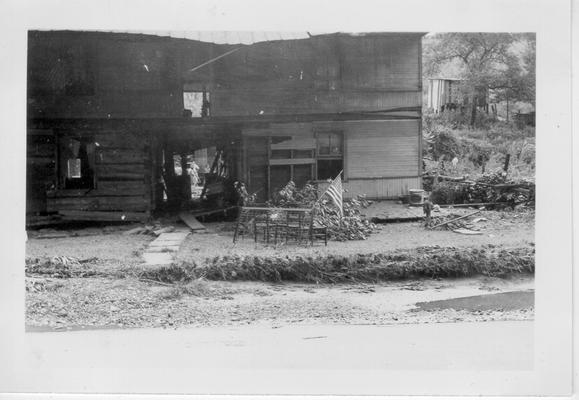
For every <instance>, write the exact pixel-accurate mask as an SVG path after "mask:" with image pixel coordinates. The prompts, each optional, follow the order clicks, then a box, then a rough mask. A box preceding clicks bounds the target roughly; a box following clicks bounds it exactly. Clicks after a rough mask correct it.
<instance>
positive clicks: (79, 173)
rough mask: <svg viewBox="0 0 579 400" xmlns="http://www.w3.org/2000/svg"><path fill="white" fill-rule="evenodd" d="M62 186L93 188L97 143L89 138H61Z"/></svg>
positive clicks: (63, 187)
mask: <svg viewBox="0 0 579 400" xmlns="http://www.w3.org/2000/svg"><path fill="white" fill-rule="evenodd" d="M59 153H60V187H61V188H62V189H93V188H94V187H95V182H94V169H95V143H94V141H92V140H90V139H88V138H71V137H66V138H62V139H61V140H60V145H59Z"/></svg>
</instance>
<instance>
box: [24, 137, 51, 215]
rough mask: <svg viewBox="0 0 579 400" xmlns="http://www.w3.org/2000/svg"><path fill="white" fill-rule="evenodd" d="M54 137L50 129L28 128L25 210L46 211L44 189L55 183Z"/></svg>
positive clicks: (30, 211) (33, 211) (28, 211)
mask: <svg viewBox="0 0 579 400" xmlns="http://www.w3.org/2000/svg"><path fill="white" fill-rule="evenodd" d="M56 182H57V176H56V138H55V135H54V131H53V130H52V129H30V130H29V131H28V135H27V143H26V212H27V213H41V212H44V211H46V191H47V190H49V189H50V188H51V187H52V186H53V185H56Z"/></svg>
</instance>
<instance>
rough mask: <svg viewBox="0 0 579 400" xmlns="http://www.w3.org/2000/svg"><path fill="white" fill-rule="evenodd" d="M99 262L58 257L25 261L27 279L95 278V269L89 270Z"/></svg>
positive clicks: (94, 259)
mask: <svg viewBox="0 0 579 400" xmlns="http://www.w3.org/2000/svg"><path fill="white" fill-rule="evenodd" d="M95 261H97V259H96V258H94V257H93V258H87V259H82V260H81V259H78V258H76V257H66V256H57V257H51V258H27V259H26V261H25V269H24V271H25V274H26V277H50V278H58V279H66V278H72V277H75V278H85V277H89V276H95V275H96V274H97V272H96V271H95V270H94V269H93V268H87V266H90V264H93V263H94V262H95Z"/></svg>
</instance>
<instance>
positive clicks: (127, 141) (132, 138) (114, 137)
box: [95, 131, 148, 150]
mask: <svg viewBox="0 0 579 400" xmlns="http://www.w3.org/2000/svg"><path fill="white" fill-rule="evenodd" d="M95 142H97V143H98V144H99V147H101V148H103V149H104V148H116V149H135V150H140V149H142V148H143V147H144V146H145V144H146V142H148V138H147V137H146V136H145V135H139V134H136V133H132V132H122V131H114V132H108V133H99V134H96V135H95Z"/></svg>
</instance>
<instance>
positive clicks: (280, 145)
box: [269, 136, 315, 190]
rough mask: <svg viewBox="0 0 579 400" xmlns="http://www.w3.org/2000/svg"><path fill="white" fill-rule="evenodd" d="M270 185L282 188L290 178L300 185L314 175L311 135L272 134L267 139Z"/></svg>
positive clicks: (275, 188) (312, 140)
mask: <svg viewBox="0 0 579 400" xmlns="http://www.w3.org/2000/svg"><path fill="white" fill-rule="evenodd" d="M269 142H270V153H269V166H270V167H269V168H270V169H269V171H270V180H269V183H270V187H271V188H272V189H273V190H278V189H281V188H283V187H284V186H285V185H286V184H287V183H288V182H289V181H290V180H291V181H293V182H294V183H295V184H296V185H297V186H298V187H302V186H303V185H305V184H306V183H307V182H308V181H310V180H312V178H313V176H314V164H315V159H314V149H315V141H314V139H313V137H309V138H308V137H293V136H272V137H270V139H269Z"/></svg>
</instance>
